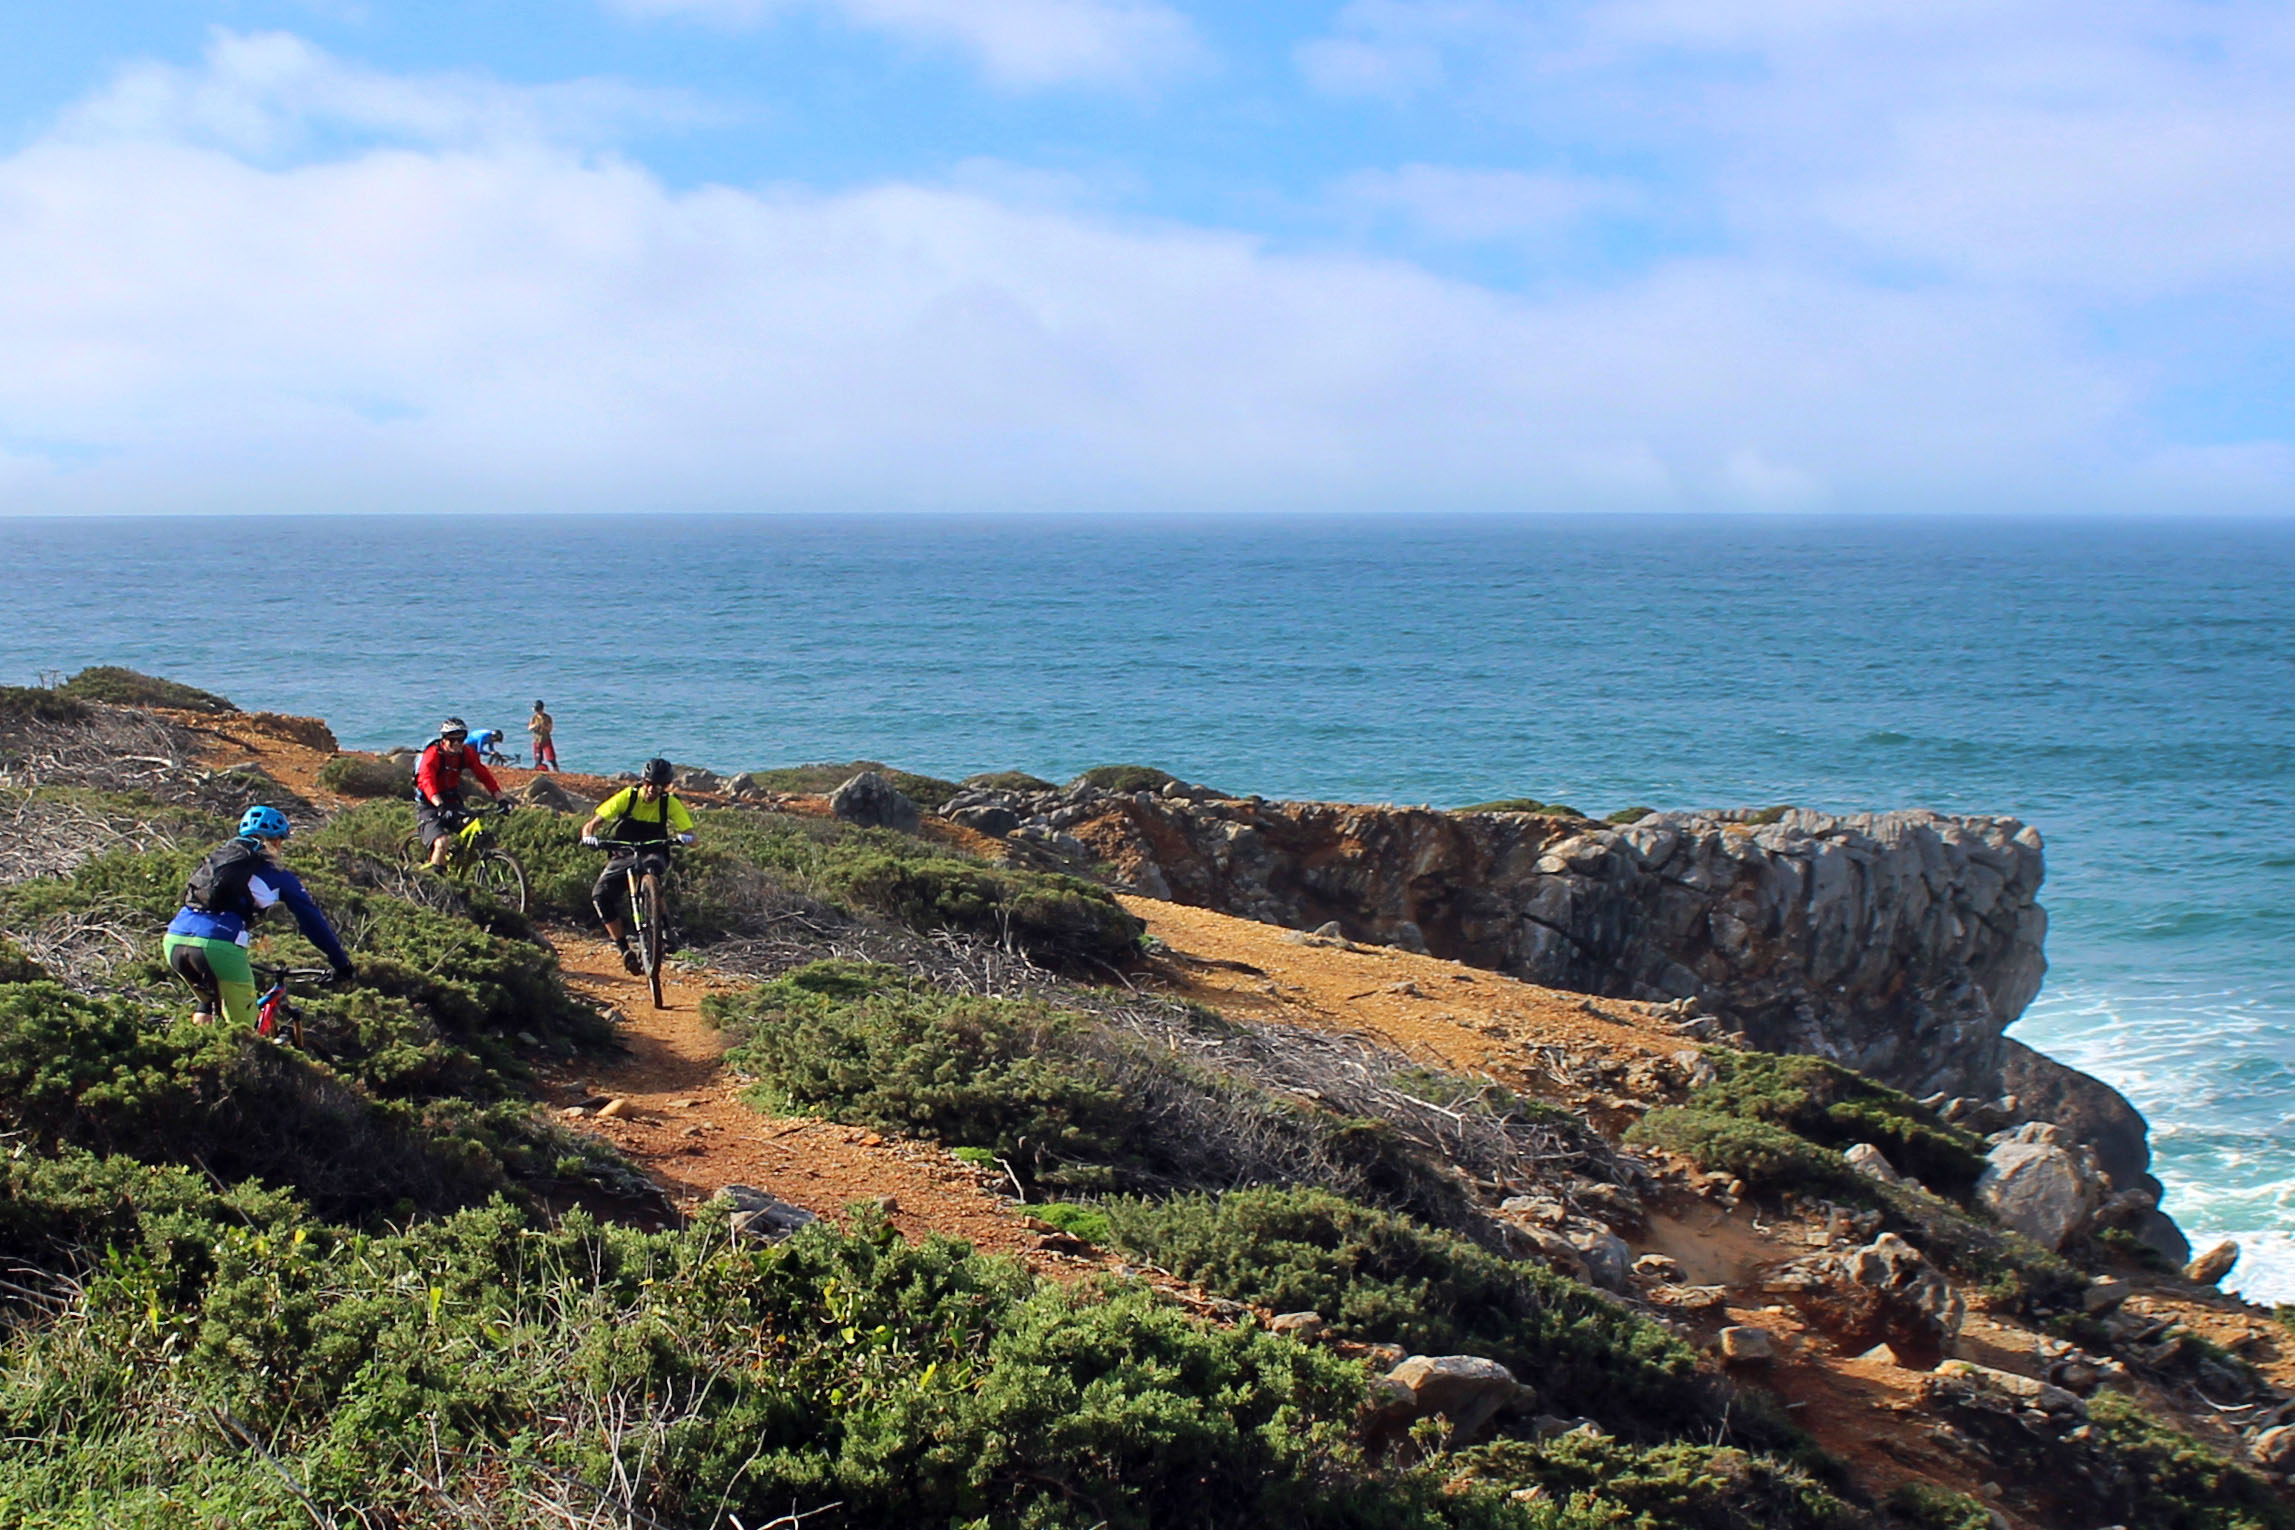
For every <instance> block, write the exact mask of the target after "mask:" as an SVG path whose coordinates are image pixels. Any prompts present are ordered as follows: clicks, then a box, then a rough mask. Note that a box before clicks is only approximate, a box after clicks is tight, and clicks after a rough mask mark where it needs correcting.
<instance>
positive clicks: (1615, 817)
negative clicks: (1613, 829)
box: [1602, 807, 1657, 827]
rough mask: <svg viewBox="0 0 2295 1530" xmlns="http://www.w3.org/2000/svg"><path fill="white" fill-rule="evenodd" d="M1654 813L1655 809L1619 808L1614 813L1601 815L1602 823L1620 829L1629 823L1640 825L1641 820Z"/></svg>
mask: <svg viewBox="0 0 2295 1530" xmlns="http://www.w3.org/2000/svg"><path fill="white" fill-rule="evenodd" d="M1656 811H1657V809H1656V808H1654V807H1626V808H1619V809H1618V810H1617V811H1616V812H1615V813H1608V814H1605V815H1603V818H1602V822H1604V823H1614V824H1618V825H1620V826H1621V827H1622V826H1624V825H1626V824H1629V823H1640V822H1641V821H1642V820H1643V819H1645V818H1647V817H1649V816H1650V814H1652V813H1654V812H1656Z"/></svg>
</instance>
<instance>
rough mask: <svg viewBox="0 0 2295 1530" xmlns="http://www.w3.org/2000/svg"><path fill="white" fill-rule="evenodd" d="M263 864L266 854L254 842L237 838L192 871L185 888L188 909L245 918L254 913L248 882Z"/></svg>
mask: <svg viewBox="0 0 2295 1530" xmlns="http://www.w3.org/2000/svg"><path fill="white" fill-rule="evenodd" d="M262 863H263V852H262V851H261V850H259V849H257V848H256V846H255V842H254V841H253V840H250V839H235V840H232V841H231V842H230V843H228V844H226V845H223V846H222V847H220V848H218V849H216V850H214V851H212V852H211V853H210V854H209V855H208V857H207V859H206V860H204V861H201V862H200V863H199V865H198V867H197V868H196V869H194V870H193V871H192V873H191V882H190V884H189V885H188V886H186V887H185V888H184V889H183V902H184V906H185V907H187V908H195V909H198V910H199V911H200V912H201V913H205V914H237V915H239V916H240V917H241V918H245V917H246V916H247V915H249V914H251V913H253V912H254V900H252V899H251V898H249V897H248V896H247V880H248V878H250V877H252V876H254V875H255V873H256V872H257V871H258V870H260V869H261V868H262Z"/></svg>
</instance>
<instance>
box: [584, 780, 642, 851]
mask: <svg viewBox="0 0 2295 1530" xmlns="http://www.w3.org/2000/svg"><path fill="white" fill-rule="evenodd" d="M636 798H637V793H636V792H635V791H634V790H632V789H631V788H629V787H626V786H625V787H623V788H622V789H621V790H620V791H618V792H616V793H614V794H613V795H612V796H611V797H608V798H607V799H606V800H605V801H603V802H601V803H599V804H598V810H597V811H596V812H594V813H592V814H591V815H590V821H589V822H588V823H586V824H583V825H582V838H584V839H596V838H597V837H598V836H599V835H600V834H603V833H605V832H606V826H607V825H608V824H610V823H613V822H614V821H615V820H617V819H619V818H621V817H622V816H623V815H625V814H626V813H628V812H629V810H630V804H631V803H632V802H633V801H635V800H636Z"/></svg>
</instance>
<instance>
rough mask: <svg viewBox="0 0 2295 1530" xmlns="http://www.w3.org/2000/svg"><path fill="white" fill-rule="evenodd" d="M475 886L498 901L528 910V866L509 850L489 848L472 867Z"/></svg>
mask: <svg viewBox="0 0 2295 1530" xmlns="http://www.w3.org/2000/svg"><path fill="white" fill-rule="evenodd" d="M470 881H471V883H472V885H473V886H476V887H480V888H483V889H484V890H485V891H486V892H487V893H488V894H489V895H490V896H491V897H492V898H493V899H494V901H495V902H497V903H507V904H509V905H510V906H511V907H512V908H514V909H516V910H517V911H518V912H519V913H521V914H523V913H525V912H526V868H525V867H523V866H521V865H519V864H518V858H517V857H516V856H514V855H512V854H511V853H510V852H509V851H507V850H489V851H487V852H486V853H485V854H483V855H481V856H480V857H478V859H477V861H476V862H475V863H473V864H472V866H471V868H470Z"/></svg>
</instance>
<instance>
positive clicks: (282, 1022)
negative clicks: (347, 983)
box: [248, 962, 335, 1049]
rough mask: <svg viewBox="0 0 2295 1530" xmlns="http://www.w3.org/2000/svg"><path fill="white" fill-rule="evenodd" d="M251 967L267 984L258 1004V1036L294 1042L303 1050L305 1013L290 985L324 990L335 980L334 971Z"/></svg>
mask: <svg viewBox="0 0 2295 1530" xmlns="http://www.w3.org/2000/svg"><path fill="white" fill-rule="evenodd" d="M248 966H249V968H250V969H251V970H252V971H253V972H254V974H255V975H256V977H258V978H260V979H261V980H262V981H263V982H264V983H265V984H266V985H267V986H266V987H265V989H264V992H263V996H262V997H261V998H259V999H257V1000H256V1001H255V1034H256V1035H258V1036H261V1037H263V1038H264V1039H265V1040H267V1041H292V1042H293V1043H294V1044H295V1046H296V1047H297V1048H298V1049H300V1048H301V1047H302V1045H303V1012H302V1011H301V1010H300V1009H297V1008H296V1007H295V997H294V994H293V993H292V991H291V990H290V989H289V987H288V985H289V984H291V983H304V984H307V985H309V986H311V987H313V988H324V987H326V986H327V985H329V984H331V983H333V982H334V981H335V973H334V969H333V968H331V967H270V966H265V965H262V964H261V963H257V962H250V963H248Z"/></svg>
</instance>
